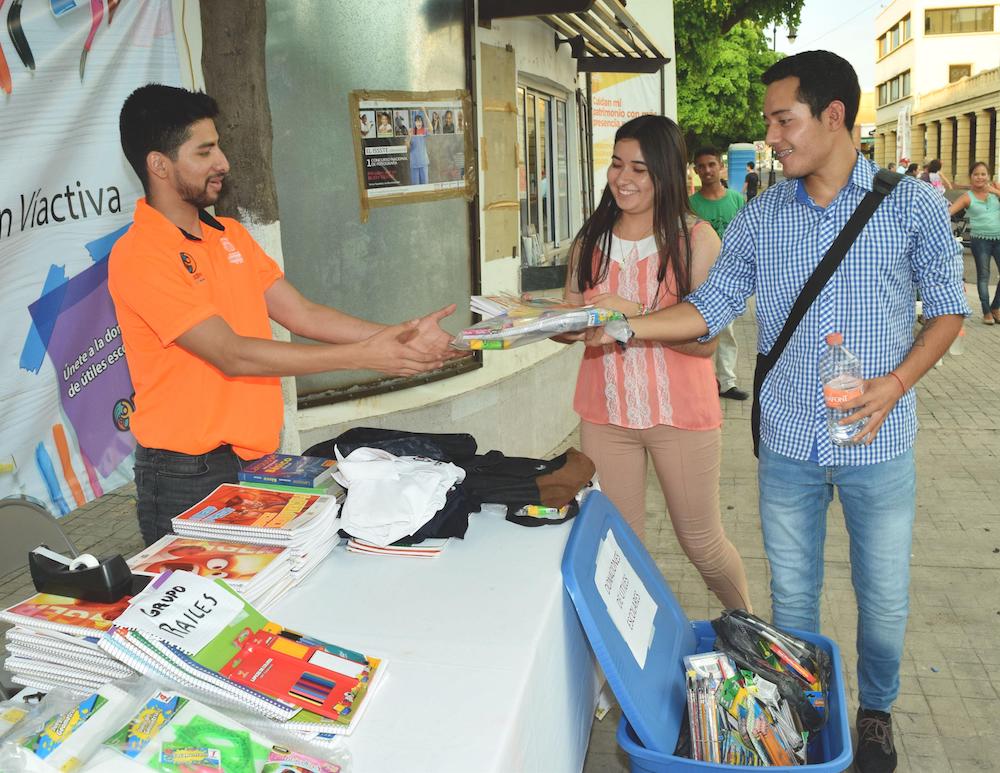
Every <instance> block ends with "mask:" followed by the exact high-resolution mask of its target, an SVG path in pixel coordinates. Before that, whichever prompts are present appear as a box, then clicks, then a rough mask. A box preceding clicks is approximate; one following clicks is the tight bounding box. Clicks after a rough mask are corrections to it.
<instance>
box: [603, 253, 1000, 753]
mask: <svg viewBox="0 0 1000 773" xmlns="http://www.w3.org/2000/svg"><path fill="white" fill-rule="evenodd" d="M967 263H968V261H967ZM974 276H975V273H974V270H970V269H969V268H968V266H967V270H966V277H968V278H971V277H974ZM969 299H970V305H972V307H973V309H974V310H976V309H978V306H979V304H978V301H977V300H976V299H975V293H974V289H973V291H972V292H971V293H970V296H969ZM980 319H981V316H980V315H979V314H974V315H973V316H972V317H971V318H970V319H969V320H967V321H966V336H965V344H964V352H963V353H962V354H961V356H952V355H947V356H945V358H944V361H943V363H942V365H941V366H940V367H938V368H935V369H933V370H932V371H931V372H930V373H928V374H927V376H925V377H924V379H923V380H922V382H921V384H920V386H919V388H918V402H919V416H920V424H921V431H920V435H919V438H918V441H917V449H916V450H917V486H918V491H917V520H916V525H915V532H914V545H913V555H912V585H911V593H910V596H911V615H910V621H909V626H908V630H907V639H906V651H905V654H904V659H903V665H902V689H901V694H900V697H899V700H898V702H897V703H896V707H895V711H894V713H893V716H894V719H895V729H896V745H897V749H898V751H899V767H898V770H899V771H900V773H948V771H952V772H953V773H967V772H969V771H991V770H1000V755H998V752H997V740H998V739H1000V701H998V697H1000V669H998V666H1000V326H996V325H995V326H992V327H988V326H985V325H983V324H981V322H980ZM755 332H756V331H755V328H754V326H753V324H752V323H751V322H749V321H746V320H741V321H740V322H738V323H737V338H738V340H739V344H740V352H741V354H740V358H739V365H740V383H741V386H743V387H744V388H749V384H750V383H751V367H752V361H751V357H750V356H749V355H748V354H747V353H748V352H753V351H754V340H753V336H754V335H755ZM723 403H724V406H725V412H726V417H725V427H724V430H723V459H722V484H721V486H722V510H723V517H724V520H725V525H726V530H727V533H728V534H729V536H730V537H731V538H732V539H733V540H734V542H736V544H737V545H738V546H739V549H740V552H741V553H742V556H743V560H744V562H745V564H746V570H747V574H748V576H749V581H750V588H751V592H752V596H753V604H754V606H755V611H757V612H758V613H759V614H761V615H762V616H764V617H767V616H768V615H769V611H770V605H769V599H768V570H767V562H766V561H765V559H764V550H763V546H762V543H761V537H760V526H759V523H758V512H757V480H756V461H755V460H754V458H753V454H752V452H751V443H750V404H749V402H746V403H734V402H732V401H729V400H724V401H723ZM647 495H648V499H647V503H648V504H647V509H648V517H647V521H646V524H647V526H646V528H647V534H648V538H647V545H648V547H649V549H650V552H651V553H652V555H653V557H654V558H655V559H656V562H657V564H658V565H659V567H660V569H661V570H662V571H663V574H664V576H665V577H666V579H667V581H668V582H669V583H670V586H671V588H673V590H674V592H675V593H676V594H677V596H678V598H679V600H680V602H681V604H682V605H683V606H684V609H685V611H686V612H687V614H688V617H690V618H692V619H702V618H711V617H714V616H717V615H718V613H719V611H720V605H719V604H718V602H717V601H716V599H715V597H714V596H712V595H711V594H710V593H709V592H708V591H707V590H706V589H705V587H704V584H703V583H702V582H701V579H700V578H699V576H698V574H697V572H695V570H694V569H693V567H691V565H690V564H689V563H688V561H687V559H686V558H685V557H684V555H683V553H682V552H681V550H680V547H679V546H678V544H677V541H676V539H675V538H674V535H673V532H672V529H671V527H670V524H669V521H668V520H667V518H666V516H665V509H664V505H663V497H662V494H661V493H660V491H659V488H658V486H657V483H656V479H655V477H654V476H653V475H652V474H650V475H649V477H648V478H647ZM827 523H828V525H827V541H826V582H825V587H824V591H823V610H822V613H823V632H824V633H825V634H826V635H828V636H830V637H832V638H833V639H834V640H836V641H837V643H838V644H839V645H840V647H841V651H842V652H843V655H844V660H845V667H846V669H847V671H848V673H849V678H848V685H847V686H848V699H849V703H850V712H851V717H852V724H853V716H854V711H855V709H856V707H857V678H856V675H855V662H856V658H855V652H854V637H855V626H856V614H857V612H856V607H855V603H854V593H853V590H852V588H851V583H850V566H849V562H848V542H847V534H846V531H845V529H844V525H843V518H842V515H841V511H840V508H839V504H838V503H836V502H834V504H833V506H832V507H831V509H830V513H829V516H828V521H827ZM651 526H652V528H651ZM620 716H621V715H620V712H619V711H617V709H616V710H615V711H613V712H612V713H611V714H609V715H608V716H607V717H606V718H605V719H604V720H603V721H599V722H595V723H594V728H593V731H592V733H591V737H590V749H589V753H588V756H587V763H586V767H585V768H584V771H585V773H618V771H626V770H628V759H627V758H626V757H625V755H624V754H623V753H622V752H621V750H620V749H618V747H617V744H616V742H615V730H616V726H617V723H618V718H619V717H620Z"/></svg>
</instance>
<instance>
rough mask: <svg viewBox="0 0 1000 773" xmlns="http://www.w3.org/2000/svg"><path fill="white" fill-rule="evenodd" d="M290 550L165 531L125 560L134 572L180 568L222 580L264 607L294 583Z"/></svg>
mask: <svg viewBox="0 0 1000 773" xmlns="http://www.w3.org/2000/svg"><path fill="white" fill-rule="evenodd" d="M292 564H293V561H292V552H291V549H290V548H287V547H281V546H280V545H253V544H250V543H247V542H229V541H222V540H211V539H205V538H203V537H181V536H179V535H176V534H168V535H166V536H165V537H162V538H161V539H160V540H158V541H157V542H154V543H153V544H152V545H150V546H149V547H147V548H146V549H145V550H143V551H142V552H140V553H138V554H137V555H135V556H133V557H132V558H130V559H129V560H128V565H129V567H131V569H132V571H133V572H147V573H150V574H159V573H160V572H163V571H166V570H168V569H171V570H176V569H182V570H184V571H187V572H194V573H195V574H200V575H201V576H202V577H210V578H216V579H220V580H225V581H226V582H227V583H229V585H230V586H231V587H232V588H233V590H235V591H236V592H237V593H239V594H240V595H241V596H243V598H245V599H246V600H247V601H249V602H250V603H251V604H254V605H255V606H257V607H259V608H260V609H266V608H267V607H269V606H270V605H271V604H273V603H274V602H276V601H277V600H278V599H280V598H281V597H282V596H284V595H285V593H287V592H288V590H289V589H290V588H292V587H293V586H294V585H295V582H296V578H297V577H298V576H300V575H301V573H299V574H298V575H297V574H293V572H292Z"/></svg>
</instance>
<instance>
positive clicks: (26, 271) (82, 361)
mask: <svg viewBox="0 0 1000 773" xmlns="http://www.w3.org/2000/svg"><path fill="white" fill-rule="evenodd" d="M7 6H8V7H5V8H4V9H3V15H4V16H5V17H6V23H7V24H6V26H7V35H6V36H4V37H3V38H2V39H0V57H2V58H3V61H0V138H2V139H0V169H2V170H3V185H2V186H0V270H2V275H3V277H4V281H3V283H2V285H0V298H2V301H3V302H2V303H0V329H2V330H3V331H4V336H3V339H2V341H0V347H2V352H3V368H2V370H0V497H2V496H9V495H24V496H29V497H32V498H34V499H37V500H39V501H41V502H42V503H43V504H45V505H46V506H47V507H48V509H49V510H50V511H51V512H52V513H53V514H55V515H65V514H66V513H67V512H69V511H70V510H72V509H73V508H75V507H78V506H80V505H82V504H84V503H85V502H87V501H89V500H91V499H93V498H95V497H97V496H100V495H101V494H102V493H104V491H106V490H110V489H112V488H115V487H117V486H119V485H121V484H123V483H125V482H127V481H129V480H131V468H132V451H133V449H134V446H135V441H134V440H133V438H132V434H131V432H129V416H130V414H131V412H132V410H133V408H134V406H133V403H132V386H131V380H130V378H129V373H128V366H127V364H126V362H125V359H124V352H123V349H122V340H121V335H120V332H119V330H118V325H117V321H116V319H115V316H114V308H113V305H112V303H111V299H110V296H109V295H108V291H107V257H108V254H109V253H110V251H111V246H112V245H113V244H114V241H115V240H116V239H117V237H118V236H119V235H121V233H123V232H124V230H125V229H126V228H127V227H128V224H129V223H130V222H131V219H132V212H133V210H134V209H135V201H136V199H137V198H139V197H140V196H141V195H142V188H141V186H140V184H139V181H138V179H137V178H136V176H135V174H134V173H133V171H132V169H131V167H129V166H128V163H127V162H126V160H125V158H124V156H123V154H122V150H121V142H120V138H119V131H118V115H119V112H120V110H121V107H122V103H123V102H124V101H125V98H126V97H127V96H128V95H129V94H130V93H131V92H132V91H133V90H134V89H135V88H137V87H138V86H141V85H143V84H145V83H150V82H156V83H164V84H168V85H179V84H180V80H181V79H180V71H179V66H178V53H177V47H176V43H175V36H174V21H173V13H172V10H171V3H170V0H33V2H30V3H24V4H23V6H22V5H21V4H20V3H15V4H12V3H8V4H7Z"/></svg>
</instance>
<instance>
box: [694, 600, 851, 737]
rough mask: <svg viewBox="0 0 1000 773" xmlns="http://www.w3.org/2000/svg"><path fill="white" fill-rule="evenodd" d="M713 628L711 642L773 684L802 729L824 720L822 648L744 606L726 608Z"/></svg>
mask: <svg viewBox="0 0 1000 773" xmlns="http://www.w3.org/2000/svg"><path fill="white" fill-rule="evenodd" d="M712 628H713V629H714V630H715V634H716V640H715V648H716V649H717V650H719V651H720V652H724V653H726V654H727V655H729V656H730V657H731V658H732V659H733V661H734V662H735V663H736V665H737V667H739V668H745V669H748V670H751V671H753V672H754V673H756V674H759V675H760V676H762V677H764V678H765V679H767V680H768V681H770V682H773V683H774V684H775V685H777V687H778V691H779V692H780V693H781V697H782V698H784V699H785V700H786V701H788V704H789V706H790V707H791V709H792V711H793V712H794V714H795V716H797V717H798V720H799V722H800V723H801V725H802V727H803V729H805V730H808V731H814V730H819V729H820V728H821V727H823V725H824V724H826V719H827V716H826V705H827V694H828V691H829V689H830V674H831V672H832V670H833V666H832V664H831V662H830V656H829V654H828V653H827V652H826V651H825V650H824V649H822V648H821V647H819V646H817V645H815V644H812V643H811V642H807V641H805V640H803V639H800V638H799V637H797V636H792V635H791V634H789V633H788V632H786V631H783V630H781V629H780V628H776V627H775V626H773V625H771V624H770V623H768V622H766V621H764V620H762V619H760V618H759V617H757V616H756V615H752V614H750V613H749V612H746V611H744V610H742V609H735V610H728V611H726V612H724V613H723V614H722V616H721V617H719V618H717V619H715V620H713V621H712Z"/></svg>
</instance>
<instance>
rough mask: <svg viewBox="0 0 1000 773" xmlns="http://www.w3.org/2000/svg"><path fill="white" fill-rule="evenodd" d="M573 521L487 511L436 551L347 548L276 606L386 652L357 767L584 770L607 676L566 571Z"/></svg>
mask: <svg viewBox="0 0 1000 773" xmlns="http://www.w3.org/2000/svg"><path fill="white" fill-rule="evenodd" d="M570 526H571V523H567V524H563V525H559V526H542V527H538V528H533V529H532V528H525V527H523V526H517V525H515V524H512V523H509V522H507V521H505V520H504V519H503V518H500V517H498V516H496V515H491V514H478V515H476V516H474V517H473V519H472V521H471V522H470V524H469V531H468V533H467V534H466V538H465V539H464V540H452V541H451V543H450V544H449V545H448V547H447V549H446V550H445V551H444V553H442V554H441V555H440V556H437V557H436V558H432V559H416V558H398V557H384V556H372V555H361V554H355V553H349V552H347V551H345V550H343V549H342V548H339V549H338V550H337V551H335V552H334V553H333V555H332V556H331V558H330V559H328V560H327V561H326V562H325V563H324V564H323V566H321V567H320V568H319V569H318V570H317V571H316V573H315V574H314V575H313V576H312V577H310V578H309V579H308V580H307V581H306V582H305V583H304V584H303V585H302V586H301V587H300V588H298V589H296V590H295V591H294V592H292V593H290V594H289V595H288V596H287V597H286V598H285V599H283V600H282V601H281V602H279V603H278V604H277V605H276V606H275V607H273V608H271V609H270V610H269V611H268V616H269V617H271V618H273V619H274V620H276V621H278V622H281V623H283V624H284V625H286V626H288V627H290V628H293V629H295V630H298V631H300V632H303V633H309V634H311V635H314V636H316V637H318V638H321V639H324V640H327V641H330V642H334V643H337V644H341V645H343V646H346V647H350V648H352V649H359V650H361V651H363V652H365V653H368V654H371V655H374V656H380V657H384V658H385V659H386V660H387V662H388V670H387V675H386V676H387V678H386V681H385V683H384V684H383V685H382V686H381V687H380V689H379V690H378V692H377V693H376V694H375V695H374V696H373V697H374V700H373V701H372V703H371V705H369V706H368V708H367V709H366V710H365V713H364V714H363V715H362V717H361V721H360V722H359V724H358V727H357V728H356V729H355V731H354V733H353V734H352V735H351V736H350V737H349V738H347V739H346V741H347V745H348V746H349V748H350V750H351V753H352V755H353V757H354V773H394V772H395V771H412V772H413V773H418V772H420V771H427V773H448V772H449V771H454V772H455V773H488V772H489V771H497V772H498V773H499V772H500V771H503V773H514V772H520V771H544V772H545V773H559V772H560V771H572V772H573V773H576V772H577V771H579V770H581V769H582V767H583V760H584V757H585V755H586V750H587V740H588V737H589V733H590V725H591V720H592V718H593V714H594V706H595V705H596V700H597V690H598V683H597V672H596V667H595V661H594V659H593V656H592V655H591V652H590V648H589V645H588V644H587V640H586V636H585V635H584V633H583V629H582V628H581V627H580V623H579V621H578V620H577V617H576V612H575V611H574V609H573V605H572V602H571V601H570V600H569V598H568V597H567V596H566V593H565V591H564V590H563V585H562V576H561V574H560V568H559V564H560V560H561V557H562V551H563V547H564V545H565V544H566V540H567V538H568V536H569V530H570Z"/></svg>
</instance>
